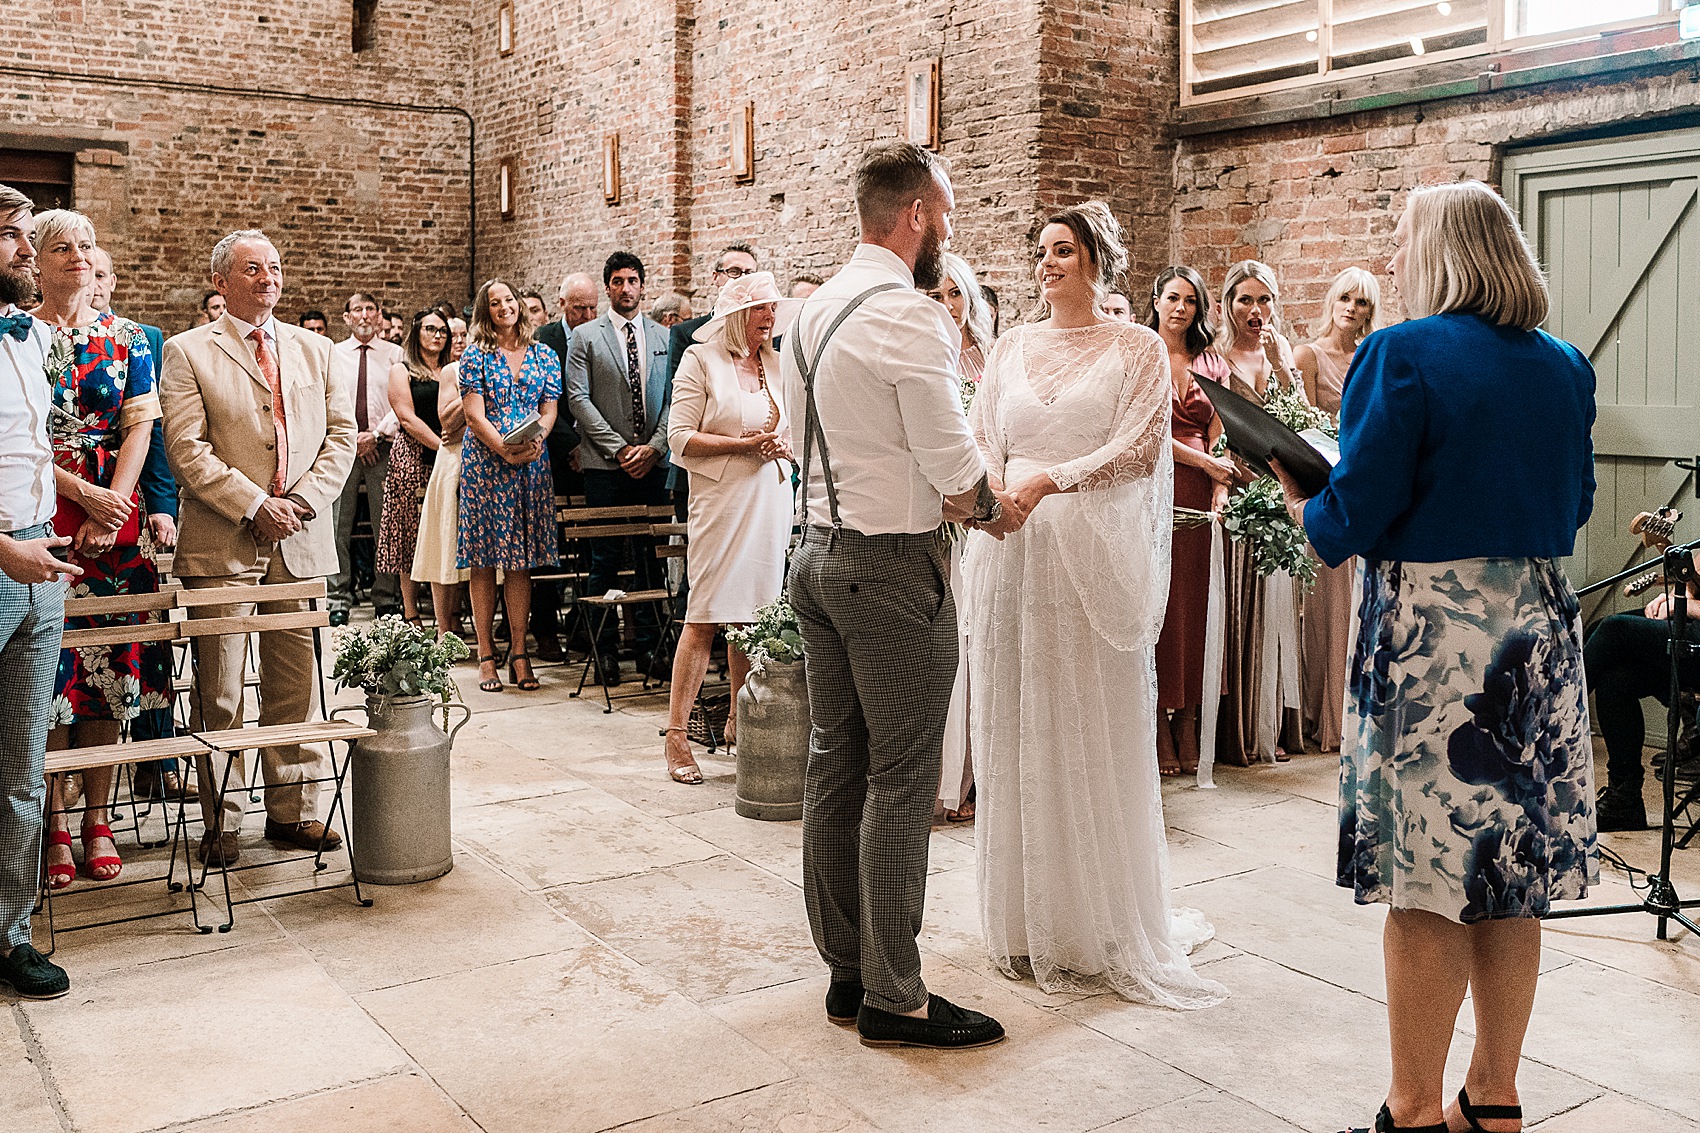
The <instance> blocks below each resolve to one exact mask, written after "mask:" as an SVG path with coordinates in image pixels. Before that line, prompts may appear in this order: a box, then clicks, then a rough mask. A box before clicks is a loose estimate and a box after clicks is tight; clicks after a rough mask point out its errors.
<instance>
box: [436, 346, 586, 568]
mask: <svg viewBox="0 0 1700 1133" xmlns="http://www.w3.org/2000/svg"><path fill="white" fill-rule="evenodd" d="M475 393H476V394H479V395H480V396H482V397H483V398H484V415H485V417H487V418H488V419H489V421H490V424H492V425H494V426H495V427H496V431H497V432H499V433H506V432H507V431H509V430H510V429H513V428H515V427H516V426H518V425H519V424H520V423H521V422H522V421H524V420H525V417H526V414H528V413H531V412H533V411H534V410H536V409H537V407H538V406H539V405H541V404H542V403H543V402H545V401H555V402H558V401H560V400H561V360H560V358H559V356H558V355H556V353H555V352H554V351H553V350H551V349H549V348H548V347H547V346H544V345H543V344H542V343H538V342H534V343H532V344H531V345H530V346H528V347H527V348H526V351H525V357H524V359H523V360H522V361H521V363H520V367H519V376H518V377H517V378H516V377H515V376H514V374H513V372H512V371H511V370H509V369H508V363H507V359H506V358H504V357H502V354H501V352H500V351H497V350H485V349H484V348H483V347H481V346H478V345H476V344H474V345H471V346H468V347H467V348H466V353H465V354H462V355H461V358H460V394H461V396H462V397H466V396H468V395H470V394H475ZM560 547H561V541H560V534H559V530H558V528H557V527H556V524H555V481H554V478H553V476H551V475H550V472H549V449H548V447H547V446H545V447H544V449H543V455H542V456H540V457H538V458H537V459H536V460H534V461H532V462H531V463H530V464H509V463H508V462H507V461H505V460H503V459H502V458H501V456H499V455H498V454H496V453H494V452H491V451H490V450H489V449H487V448H485V447H484V443H483V442H482V441H480V440H479V439H478V437H477V436H476V435H475V434H474V433H473V431H472V430H471V429H468V430H467V431H466V440H465V442H464V443H463V444H462V446H461V474H460V539H459V544H458V547H457V551H456V555H455V565H456V566H457V567H459V568H460V569H462V570H464V569H467V568H469V567H499V568H501V569H502V570H531V569H532V568H533V567H540V566H553V565H554V564H555V563H557V562H559V561H560Z"/></svg>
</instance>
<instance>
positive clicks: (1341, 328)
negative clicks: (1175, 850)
mask: <svg viewBox="0 0 1700 1133" xmlns="http://www.w3.org/2000/svg"><path fill="white" fill-rule="evenodd" d="M1327 302H1328V306H1327V308H1326V309H1327V313H1328V326H1327V328H1326V329H1325V330H1324V331H1323V332H1322V334H1321V335H1320V336H1318V337H1317V339H1316V340H1315V341H1314V342H1307V343H1305V344H1304V345H1302V346H1299V347H1296V348H1295V349H1294V350H1293V360H1294V361H1295V362H1297V363H1298V365H1299V372H1300V373H1301V374H1303V375H1304V383H1305V396H1306V397H1308V398H1310V403H1311V404H1312V405H1314V406H1316V407H1317V408H1318V409H1321V410H1322V411H1323V412H1325V413H1327V414H1328V415H1329V416H1331V417H1333V418H1334V419H1335V420H1336V421H1338V420H1339V417H1340V390H1341V388H1342V387H1344V385H1345V384H1346V371H1347V370H1348V369H1350V367H1351V365H1352V355H1353V354H1354V353H1356V351H1357V349H1358V343H1360V342H1362V341H1363V340H1364V336H1365V335H1367V334H1369V332H1370V331H1372V330H1374V329H1375V313H1376V308H1377V307H1378V306H1379V305H1380V303H1381V288H1380V286H1379V285H1377V283H1376V282H1375V277H1374V276H1373V275H1371V274H1370V273H1369V272H1367V271H1365V270H1364V269H1363V268H1347V269H1346V270H1345V271H1343V272H1341V273H1340V274H1339V275H1337V276H1335V277H1334V281H1333V282H1332V283H1330V284H1329V285H1328V300H1327ZM1357 569H1358V561H1357V560H1356V559H1351V560H1349V561H1347V562H1345V563H1342V564H1341V565H1340V566H1338V567H1333V568H1330V567H1328V566H1327V565H1325V564H1323V563H1317V565H1316V586H1315V587H1314V588H1313V589H1312V590H1311V592H1310V593H1309V594H1307V595H1305V597H1304V606H1303V610H1302V612H1301V615H1300V631H1299V640H1300V644H1299V684H1300V689H1301V693H1300V698H1301V700H1302V701H1303V707H1304V729H1305V733H1306V734H1307V735H1309V736H1310V737H1312V738H1314V739H1315V740H1316V743H1317V746H1319V747H1321V748H1322V750H1323V751H1338V750H1340V721H1341V718H1342V714H1343V712H1344V706H1345V703H1346V661H1347V658H1348V655H1349V654H1350V653H1351V649H1352V639H1351V633H1352V604H1353V599H1354V593H1353V582H1354V580H1355V578H1356V576H1357Z"/></svg>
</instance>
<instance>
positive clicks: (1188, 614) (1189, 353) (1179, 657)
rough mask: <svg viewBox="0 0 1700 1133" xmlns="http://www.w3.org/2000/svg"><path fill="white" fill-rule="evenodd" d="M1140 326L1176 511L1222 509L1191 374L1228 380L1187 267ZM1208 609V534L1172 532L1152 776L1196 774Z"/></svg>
mask: <svg viewBox="0 0 1700 1133" xmlns="http://www.w3.org/2000/svg"><path fill="white" fill-rule="evenodd" d="M1145 325H1146V326H1148V327H1150V328H1151V329H1152V330H1154V331H1156V332H1157V334H1158V335H1159V336H1160V337H1161V338H1162V339H1163V345H1164V346H1165V347H1166V348H1167V349H1168V353H1169V377H1170V379H1171V380H1172V382H1173V383H1174V395H1173V398H1172V401H1171V405H1170V413H1171V418H1170V431H1171V434H1172V436H1173V446H1174V456H1175V506H1176V507H1184V508H1192V509H1194V510H1195V511H1220V510H1221V509H1222V507H1223V506H1224V505H1225V504H1226V503H1227V502H1228V487H1229V485H1231V484H1232V483H1233V480H1234V474H1235V473H1234V465H1233V462H1232V461H1229V460H1224V459H1220V458H1218V457H1214V456H1211V455H1210V448H1211V446H1212V445H1214V444H1215V443H1216V438H1217V437H1219V436H1221V435H1222V422H1221V421H1220V420H1219V419H1218V418H1217V417H1216V411H1215V410H1214V409H1212V408H1211V406H1210V399H1209V398H1208V397H1206V396H1204V391H1203V390H1202V389H1200V388H1199V385H1198V383H1197V382H1195V381H1193V380H1192V375H1193V374H1195V373H1196V374H1200V375H1202V376H1204V377H1206V378H1211V379H1213V380H1215V381H1219V382H1226V381H1227V380H1228V364H1227V363H1226V362H1224V361H1223V360H1222V357H1221V355H1219V354H1217V353H1215V352H1214V351H1212V350H1211V349H1210V348H1209V347H1210V342H1211V340H1212V339H1213V338H1214V336H1215V333H1216V332H1215V330H1214V328H1213V327H1212V326H1211V325H1210V292H1209V289H1208V288H1206V287H1205V286H1204V280H1203V279H1202V278H1200V277H1199V275H1198V273H1197V272H1195V271H1193V270H1192V269H1191V268H1189V267H1171V268H1166V269H1164V271H1163V274H1161V275H1159V276H1158V277H1157V282H1156V283H1154V284H1152V286H1151V314H1150V316H1149V317H1148V318H1147V319H1146V320H1145ZM1209 609H1210V528H1209V527H1193V528H1186V529H1182V530H1177V531H1176V532H1175V534H1174V544H1173V558H1172V560H1171V566H1170V570H1169V606H1168V611H1167V613H1166V615H1165V617H1164V619H1163V633H1162V636H1160V637H1159V638H1158V639H1157V711H1158V724H1157V770H1158V771H1159V772H1161V773H1162V774H1164V775H1182V774H1187V775H1190V774H1192V773H1194V772H1196V771H1197V770H1198V735H1199V733H1198V715H1199V706H1200V705H1201V704H1202V703H1203V702H1204V631H1205V622H1206V619H1207V617H1208V615H1209Z"/></svg>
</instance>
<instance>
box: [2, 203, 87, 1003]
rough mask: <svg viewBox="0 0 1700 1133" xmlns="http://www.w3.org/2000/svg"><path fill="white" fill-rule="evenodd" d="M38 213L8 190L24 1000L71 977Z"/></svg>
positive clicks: (5, 295)
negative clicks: (33, 938) (46, 839)
mask: <svg viewBox="0 0 1700 1133" xmlns="http://www.w3.org/2000/svg"><path fill="white" fill-rule="evenodd" d="M33 209H34V205H33V204H31V202H30V199H29V198H28V197H26V196H24V195H23V194H22V193H20V192H18V191H17V190H16V189H13V188H11V187H10V186H8V185H0V532H4V533H5V534H0V688H3V689H5V690H6V711H5V712H3V713H0V984H6V985H8V986H10V987H11V989H12V990H13V991H14V992H16V993H17V994H18V995H20V996H23V997H24V998H25V999H57V998H58V997H59V996H62V995H64V994H65V993H66V992H68V991H69V990H70V989H71V980H70V977H68V976H67V975H66V974H65V970H64V969H63V968H61V967H59V966H58V965H56V964H54V963H53V962H52V961H50V960H48V959H47V957H45V956H43V955H42V954H41V953H40V952H37V951H36V950H35V948H34V946H32V945H31V944H30V911H31V910H32V909H33V908H34V907H35V895H36V888H37V886H38V885H39V884H40V882H41V815H42V802H43V799H44V796H45V794H46V788H45V786H44V783H43V780H42V765H43V762H44V761H45V759H46V757H47V723H48V716H49V703H50V701H51V700H52V698H53V678H54V674H55V673H56V672H57V671H58V668H59V639H60V633H61V632H62V631H63V630H64V628H65V584H64V581H63V579H64V578H65V577H66V576H73V577H74V576H76V575H79V574H81V573H82V571H81V570H79V569H78V568H76V567H74V566H71V565H69V564H67V563H62V562H60V561H59V560H58V559H57V558H55V557H54V556H53V551H54V550H55V549H56V548H59V547H63V546H65V545H67V544H68V543H70V542H71V540H69V539H66V538H62V537H59V536H55V535H54V534H53V509H54V506H55V504H56V502H57V499H56V497H55V495H54V492H53V447H52V445H51V443H50V442H49V441H48V439H47V414H48V410H49V408H50V407H51V404H52V392H53V391H52V388H51V386H50V385H49V384H48V382H47V380H46V361H47V348H48V344H49V343H50V341H51V335H50V333H49V331H48V329H47V324H46V323H43V322H38V321H37V320H35V319H33V318H31V317H30V315H29V313H28V312H26V311H24V310H22V308H21V306H20V304H23V303H27V302H29V301H30V300H31V299H32V298H33V297H34V295H35V277H34V275H33V274H32V273H31V270H30V265H31V264H32V263H33V261H34V260H35V248H34V247H33V246H32V245H31V242H30V241H31V237H33V236H34V234H35V219H34V217H33V216H31V212H32V210H33Z"/></svg>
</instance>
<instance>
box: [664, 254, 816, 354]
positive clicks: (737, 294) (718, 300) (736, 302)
mask: <svg viewBox="0 0 1700 1133" xmlns="http://www.w3.org/2000/svg"><path fill="white" fill-rule="evenodd" d="M763 303H773V304H775V305H776V309H775V311H774V321H773V337H775V338H778V337H779V336H780V335H782V334H784V333H785V332H786V331H787V330H788V329H790V326H791V324H792V323H793V322H795V321H796V318H797V313H798V312H799V311H800V310H802V307H803V301H802V300H801V299H787V298H786V297H785V296H783V295H781V294H780V293H779V284H778V282H777V281H776V280H775V279H774V278H773V273H772V272H770V271H752V272H750V273H749V274H748V275H741V276H739V277H738V278H737V279H734V280H730V281H728V282H727V284H726V286H724V287H722V288H721V289H720V294H719V295H717V296H715V298H714V315H713V317H712V318H710V319H709V320H708V322H706V323H704V324H703V325H702V326H700V327H698V328H697V332H696V334H694V335H692V337H693V338H695V339H696V340H697V341H698V342H707V341H708V340H709V339H711V338H713V337H714V336H715V335H717V334H719V333H720V332H721V331H722V330H723V329H725V326H726V317H727V316H728V315H731V314H733V313H734V312H737V311H744V310H748V309H749V308H751V307H759V306H761V305H762V304H763Z"/></svg>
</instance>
